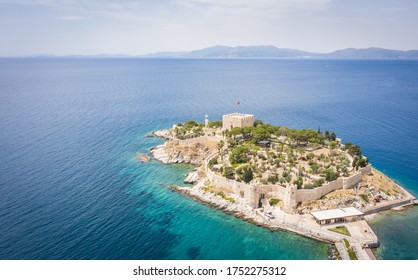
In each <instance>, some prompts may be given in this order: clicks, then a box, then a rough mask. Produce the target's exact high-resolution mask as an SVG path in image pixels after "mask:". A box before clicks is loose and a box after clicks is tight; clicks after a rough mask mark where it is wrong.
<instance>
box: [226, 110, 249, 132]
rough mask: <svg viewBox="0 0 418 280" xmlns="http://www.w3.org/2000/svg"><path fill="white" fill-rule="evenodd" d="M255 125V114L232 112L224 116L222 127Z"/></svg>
mask: <svg viewBox="0 0 418 280" xmlns="http://www.w3.org/2000/svg"><path fill="white" fill-rule="evenodd" d="M246 126H254V115H250V114H242V113H232V114H227V115H223V116H222V128H223V129H229V130H230V129H232V128H234V127H246Z"/></svg>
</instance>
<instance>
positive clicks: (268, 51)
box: [144, 46, 418, 59]
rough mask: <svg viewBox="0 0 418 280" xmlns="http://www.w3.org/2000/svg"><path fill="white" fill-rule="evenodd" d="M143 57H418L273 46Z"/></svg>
mask: <svg viewBox="0 0 418 280" xmlns="http://www.w3.org/2000/svg"><path fill="white" fill-rule="evenodd" d="M144 57H161V58H332V59H418V50H411V51H399V50H388V49H382V48H366V49H354V48H349V49H343V50H337V51H335V52H332V53H326V54H321V53H312V52H305V51H301V50H296V49H281V48H277V47H275V46H247V47H228V46H214V47H209V48H205V49H201V50H194V51H190V52H159V53H153V54H149V55H146V56H144Z"/></svg>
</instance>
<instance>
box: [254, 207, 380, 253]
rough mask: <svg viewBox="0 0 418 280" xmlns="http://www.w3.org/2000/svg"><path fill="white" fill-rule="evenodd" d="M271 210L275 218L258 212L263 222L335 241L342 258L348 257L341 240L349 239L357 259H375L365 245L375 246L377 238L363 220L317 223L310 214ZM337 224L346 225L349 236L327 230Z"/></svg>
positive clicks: (312, 236)
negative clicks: (327, 223)
mask: <svg viewBox="0 0 418 280" xmlns="http://www.w3.org/2000/svg"><path fill="white" fill-rule="evenodd" d="M271 211H272V212H273V215H274V216H275V219H267V218H266V217H265V216H263V215H262V214H260V217H261V218H262V219H264V222H265V223H267V224H269V225H273V226H277V227H279V228H282V229H285V230H289V231H292V232H295V233H298V234H301V235H304V236H307V237H311V238H315V239H320V240H324V241H328V242H331V243H336V246H337V249H338V251H339V252H340V254H341V257H342V258H343V259H349V257H347V256H348V253H347V248H346V247H345V244H344V242H343V239H344V238H345V239H347V240H348V241H349V243H350V245H351V247H352V248H353V250H354V251H355V253H356V255H357V257H358V259H360V260H370V259H375V257H374V256H373V253H372V252H371V251H366V248H365V245H366V244H370V245H374V246H376V245H377V244H378V239H377V236H376V234H375V233H374V232H373V230H372V229H371V227H370V226H369V225H368V223H367V222H366V221H365V220H359V221H355V222H349V223H339V224H330V225H319V224H317V223H316V222H315V220H314V219H313V217H312V216H311V215H310V214H302V215H297V214H288V213H286V212H284V211H282V210H280V209H278V208H276V207H272V208H271ZM338 225H344V226H346V227H347V229H348V231H349V232H350V234H351V236H346V235H343V234H340V233H336V232H332V231H329V230H328V229H329V228H335V227H336V226H338ZM337 244H338V245H337ZM341 245H344V246H341Z"/></svg>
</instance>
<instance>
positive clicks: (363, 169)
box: [359, 164, 372, 175]
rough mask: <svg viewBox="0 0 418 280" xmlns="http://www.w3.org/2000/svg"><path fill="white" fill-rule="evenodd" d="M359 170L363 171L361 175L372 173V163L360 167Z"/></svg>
mask: <svg viewBox="0 0 418 280" xmlns="http://www.w3.org/2000/svg"><path fill="white" fill-rule="evenodd" d="M359 172H360V173H361V175H368V174H370V173H372V165H371V164H369V165H367V166H366V167H363V168H360V169H359Z"/></svg>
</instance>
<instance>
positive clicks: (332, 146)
mask: <svg viewBox="0 0 418 280" xmlns="http://www.w3.org/2000/svg"><path fill="white" fill-rule="evenodd" d="M329 148H330V149H331V150H335V148H337V142H335V141H331V142H329Z"/></svg>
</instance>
